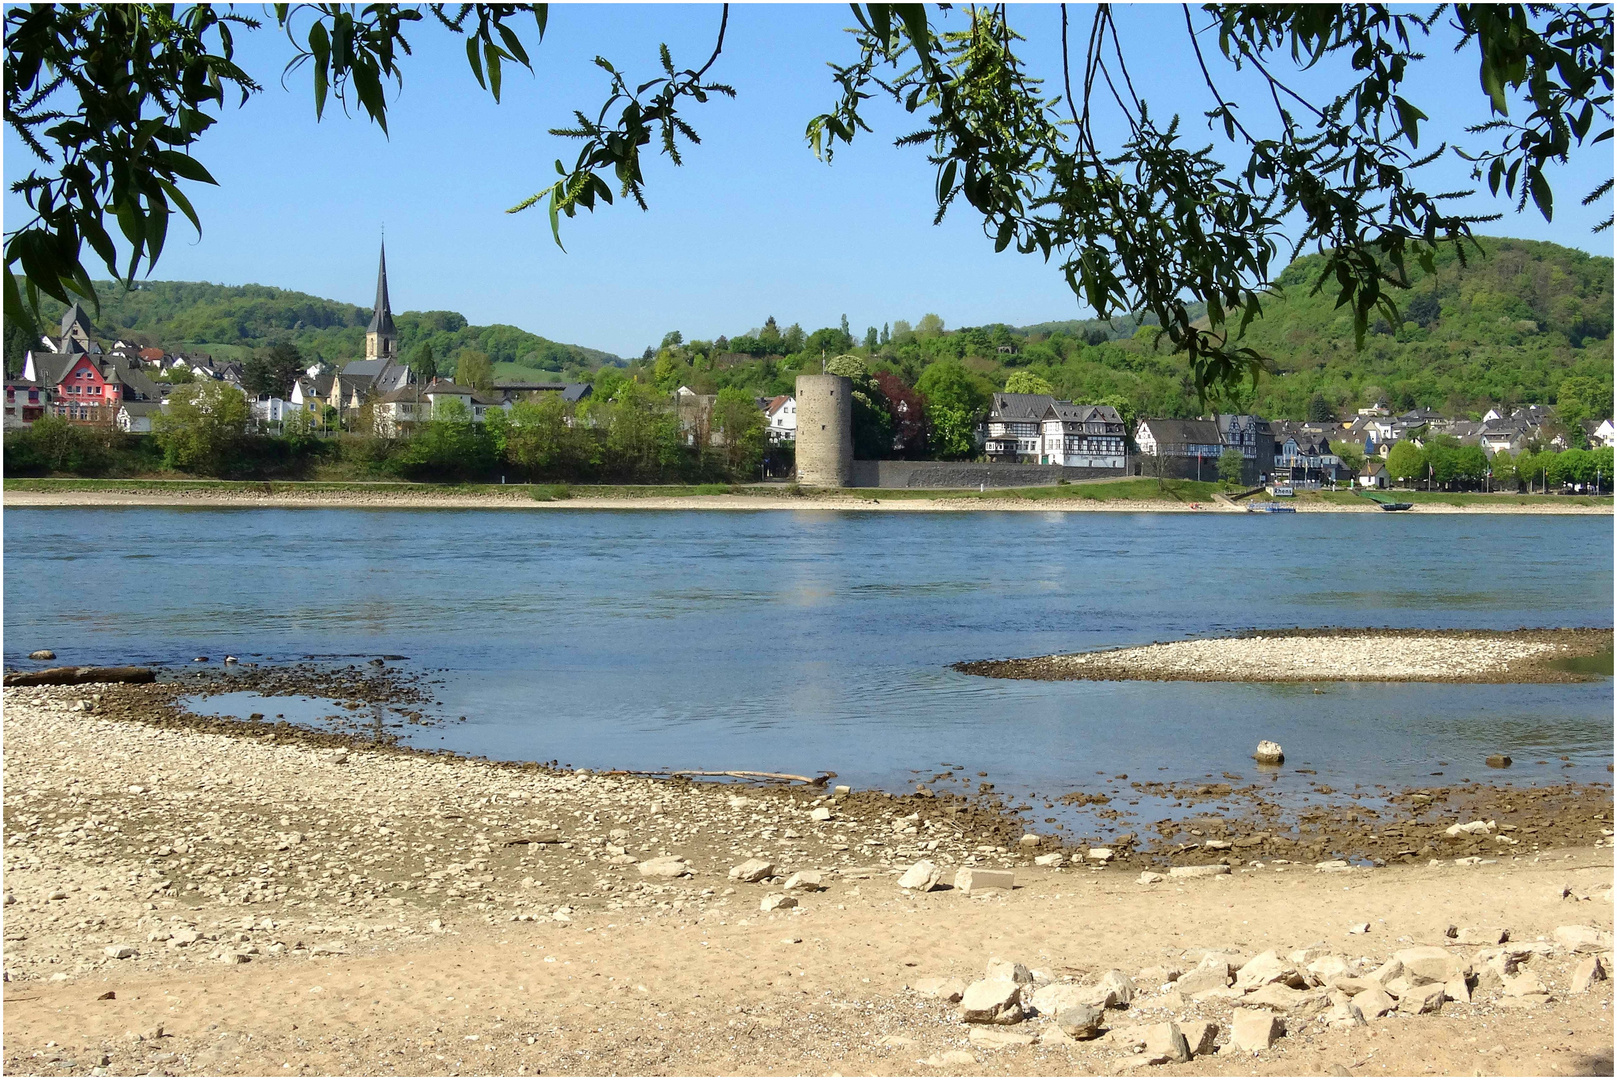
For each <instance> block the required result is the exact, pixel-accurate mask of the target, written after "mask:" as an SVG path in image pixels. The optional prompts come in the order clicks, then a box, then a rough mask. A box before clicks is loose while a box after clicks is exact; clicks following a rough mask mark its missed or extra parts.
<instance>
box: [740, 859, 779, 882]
mask: <svg viewBox="0 0 1617 1080" xmlns="http://www.w3.org/2000/svg"><path fill="white" fill-rule="evenodd" d="M774 874H775V864H774V863H772V862H769V861H768V860H766V859H748V860H747V861H746V862H744V863H742V864H741V865H740V866H732V867H730V880H731V881H749V882H750V881H762V880H763V879H764V878H766V877H773V876H774Z"/></svg>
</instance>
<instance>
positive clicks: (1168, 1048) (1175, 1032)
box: [1145, 1021, 1190, 1061]
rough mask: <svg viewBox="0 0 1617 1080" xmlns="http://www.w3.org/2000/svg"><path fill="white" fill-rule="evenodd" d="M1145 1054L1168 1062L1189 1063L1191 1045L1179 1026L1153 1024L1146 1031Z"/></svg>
mask: <svg viewBox="0 0 1617 1080" xmlns="http://www.w3.org/2000/svg"><path fill="white" fill-rule="evenodd" d="M1145 1053H1146V1054H1147V1055H1148V1056H1150V1057H1160V1058H1165V1059H1166V1060H1167V1061H1189V1060H1190V1044H1189V1043H1188V1042H1187V1041H1186V1039H1185V1033H1184V1032H1182V1031H1180V1030H1179V1025H1178V1024H1175V1023H1173V1022H1171V1021H1170V1022H1169V1023H1166V1024H1152V1025H1151V1026H1150V1027H1148V1028H1146V1029H1145Z"/></svg>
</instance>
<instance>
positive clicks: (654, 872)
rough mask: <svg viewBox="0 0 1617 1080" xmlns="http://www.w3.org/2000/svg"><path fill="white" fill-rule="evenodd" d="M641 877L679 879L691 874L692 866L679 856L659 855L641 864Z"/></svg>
mask: <svg viewBox="0 0 1617 1080" xmlns="http://www.w3.org/2000/svg"><path fill="white" fill-rule="evenodd" d="M639 869H640V876H641V877H654V878H677V877H685V876H687V875H688V874H690V872H691V867H690V864H689V863H687V862H686V861H685V860H684V859H682V858H680V857H679V856H678V855H659V856H657V857H656V858H655V859H647V860H646V861H645V862H643V863H641V864H640V868H639Z"/></svg>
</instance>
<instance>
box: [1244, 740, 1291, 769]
mask: <svg viewBox="0 0 1617 1080" xmlns="http://www.w3.org/2000/svg"><path fill="white" fill-rule="evenodd" d="M1252 757H1253V759H1254V760H1256V761H1257V763H1258V764H1259V765H1279V764H1280V763H1281V762H1283V761H1285V760H1286V752H1285V751H1284V750H1282V749H1280V744H1279V743H1277V742H1271V741H1269V740H1268V739H1264V740H1263V741H1262V742H1260V743H1258V748H1257V749H1256V750H1254V751H1252Z"/></svg>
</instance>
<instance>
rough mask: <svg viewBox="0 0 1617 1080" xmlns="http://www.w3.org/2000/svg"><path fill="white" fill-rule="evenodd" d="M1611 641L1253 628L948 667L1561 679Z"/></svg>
mask: <svg viewBox="0 0 1617 1080" xmlns="http://www.w3.org/2000/svg"><path fill="white" fill-rule="evenodd" d="M1612 640H1613V633H1612V631H1611V630H1610V629H1606V628H1600V627H1577V628H1571V627H1564V628H1538V629H1529V628H1522V629H1518V630H1419V629H1375V628H1367V629H1330V628H1326V629H1293V630H1256V631H1248V632H1246V633H1242V634H1238V635H1232V636H1229V637H1215V638H1191V639H1187V640H1184V641H1171V642H1156V643H1153V644H1151V645H1138V646H1128V647H1124V648H1118V649H1103V650H1099V651H1096V652H1083V653H1057V654H1051V655H1048V656H1034V657H1026V658H1022V659H1010V660H968V661H962V662H960V663H957V664H954V665H953V667H954V669H955V670H956V671H960V672H963V673H965V674H967V675H980V676H984V677H987V678H996V679H1032V680H1039V681H1064V680H1097V681H1170V682H1178V681H1183V682H1250V683H1325V682H1409V683H1420V682H1436V683H1480V684H1501V683H1569V682H1588V681H1592V680H1595V679H1599V678H1602V677H1605V678H1610V675H1609V673H1605V672H1599V671H1595V670H1583V669H1582V668H1585V667H1590V665H1587V664H1585V665H1581V666H1580V664H1579V663H1578V662H1579V661H1589V660H1598V658H1599V657H1601V656H1609V655H1610V653H1611V651H1612Z"/></svg>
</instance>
